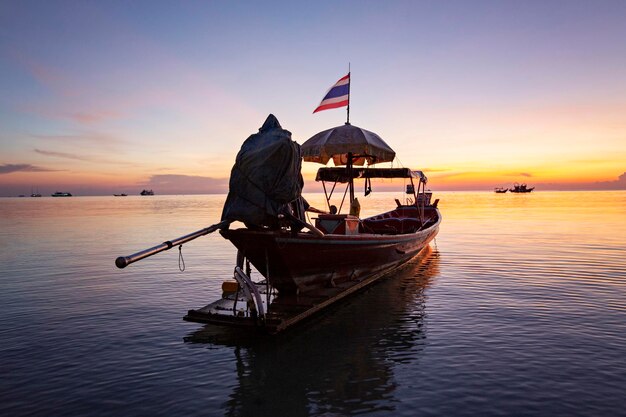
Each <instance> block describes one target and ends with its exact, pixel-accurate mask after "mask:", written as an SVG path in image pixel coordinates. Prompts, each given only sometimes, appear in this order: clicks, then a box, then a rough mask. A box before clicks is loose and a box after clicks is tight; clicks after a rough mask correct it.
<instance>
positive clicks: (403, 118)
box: [0, 0, 626, 196]
mask: <svg viewBox="0 0 626 417" xmlns="http://www.w3.org/2000/svg"><path fill="white" fill-rule="evenodd" d="M624 22H626V1H621V0H620V1H602V0H600V1H576V0H567V1H558V0H553V1H533V0H531V1H524V2H520V1H506V0H503V1H478V0H477V1H458V2H457V1H419V0H413V1H385V2H381V1H367V0H365V1H362V0H361V1H315V2H311V1H309V2H304V1H293V0H292V1H285V2H275V1H267V2H252V1H250V2H247V1H198V2H195V1H185V2H174V1H171V2H162V1H133V2H127V1H87V0H85V1H61V0H57V1H29V0H17V1H12V0H3V1H2V2H0V196H15V195H19V194H30V193H31V192H33V191H38V192H40V193H42V194H46V195H47V194H50V193H52V192H55V191H64V192H71V193H73V194H75V195H110V194H114V193H128V194H137V193H139V191H141V190H142V189H144V188H151V189H154V191H155V193H157V194H200V193H224V192H227V191H228V178H229V175H230V169H231V167H232V164H233V162H234V160H235V156H236V154H237V152H238V150H239V148H240V146H241V144H242V143H243V141H244V140H245V139H246V138H247V137H248V136H249V135H251V134H253V133H255V132H257V131H258V128H259V127H260V126H261V125H262V124H263V121H264V120H265V118H266V117H267V116H268V114H270V113H272V114H274V115H275V116H276V117H277V118H278V120H279V121H280V123H281V125H282V126H283V128H285V129H287V130H289V131H290V132H291V133H292V138H293V139H294V140H295V141H297V142H298V143H300V144H302V143H303V142H304V141H306V140H307V139H308V138H309V137H311V136H313V135H314V134H315V133H317V132H319V131H322V130H325V129H328V128H331V127H334V126H339V125H341V124H343V123H344V122H345V120H346V111H345V108H341V109H334V110H328V111H323V112H319V113H316V114H312V112H313V110H314V109H315V107H316V106H317V105H318V104H319V102H320V100H321V99H322V97H323V96H324V94H325V92H326V91H327V90H328V88H329V87H330V86H331V85H332V84H334V83H335V82H336V81H337V80H338V79H339V78H341V77H342V76H344V75H345V74H346V73H347V72H348V66H349V65H350V70H351V77H352V78H351V105H350V122H351V123H352V124H353V125H356V126H359V127H362V128H365V129H367V130H370V131H373V132H376V133H377V134H378V135H380V136H381V137H382V138H383V139H384V140H385V141H386V142H387V143H388V144H389V145H390V146H391V147H392V148H393V149H394V150H395V151H396V154H397V156H398V158H397V160H396V161H395V162H394V166H406V167H410V168H413V169H421V170H423V171H424V172H425V173H426V175H428V177H429V187H430V188H431V189H433V190H490V189H493V187H496V186H507V185H508V186H510V185H511V184H513V183H514V182H524V183H528V184H529V185H532V186H536V187H537V189H538V190H573V189H626V24H624ZM318 167H319V165H317V164H312V163H304V164H303V173H304V176H305V180H306V185H305V192H306V191H307V188H308V189H309V190H316V189H317V188H316V185H315V184H314V181H313V178H314V175H315V172H316V170H317V168H318Z"/></svg>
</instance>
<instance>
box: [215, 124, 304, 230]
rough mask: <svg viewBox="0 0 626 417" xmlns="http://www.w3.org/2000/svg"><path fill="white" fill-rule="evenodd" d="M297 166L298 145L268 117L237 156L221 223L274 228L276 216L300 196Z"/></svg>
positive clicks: (299, 160)
mask: <svg viewBox="0 0 626 417" xmlns="http://www.w3.org/2000/svg"><path fill="white" fill-rule="evenodd" d="M301 167H302V157H301V153H300V145H298V144H297V143H296V142H294V141H292V140H291V132H289V131H288V130H285V129H283V128H282V127H281V125H280V123H279V122H278V120H277V119H276V117H275V116H274V115H273V114H270V115H269V116H268V117H267V119H266V120H265V123H263V126H262V127H261V128H260V129H259V133H255V134H253V135H251V136H250V137H248V139H246V141H245V142H244V143H243V145H242V146H241V150H240V151H239V153H238V154H237V158H236V160H235V165H234V166H233V169H232V171H231V174H230V183H229V191H228V197H227V198H226V202H225V203H224V209H223V211H222V220H230V221H235V220H237V221H241V222H244V223H245V224H246V226H248V227H263V226H267V227H275V226H276V225H277V222H278V217H277V216H278V214H279V213H280V212H281V211H282V210H284V209H285V207H286V206H287V204H288V203H290V202H292V201H294V200H296V199H297V198H298V197H300V194H301V193H302V186H303V181H302V176H301V174H300V169H301Z"/></svg>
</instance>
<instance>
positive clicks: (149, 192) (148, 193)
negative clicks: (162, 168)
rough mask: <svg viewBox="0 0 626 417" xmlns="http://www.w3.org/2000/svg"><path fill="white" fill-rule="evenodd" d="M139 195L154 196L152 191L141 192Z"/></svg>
mask: <svg viewBox="0 0 626 417" xmlns="http://www.w3.org/2000/svg"><path fill="white" fill-rule="evenodd" d="M139 194H140V195H154V191H152V190H142V191H141V192H140V193H139Z"/></svg>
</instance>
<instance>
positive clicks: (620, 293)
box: [0, 191, 626, 417]
mask: <svg viewBox="0 0 626 417" xmlns="http://www.w3.org/2000/svg"><path fill="white" fill-rule="evenodd" d="M436 194H437V195H436V197H438V198H440V199H441V202H440V209H441V212H442V215H443V223H442V225H441V230H440V232H439V236H438V237H437V239H436V242H433V243H432V244H431V248H430V250H427V251H426V253H424V254H422V255H421V256H419V257H417V258H415V259H414V260H413V261H411V262H410V263H409V264H408V265H407V266H406V267H405V268H404V269H402V270H401V271H399V272H396V273H394V274H393V275H391V276H389V277H388V278H387V279H386V280H384V281H382V282H380V283H378V284H376V285H375V286H373V287H372V288H370V289H369V290H367V291H365V292H362V293H360V294H357V295H356V296H354V297H352V298H351V299H349V300H348V301H347V302H345V303H343V304H342V305H340V306H338V307H336V308H334V309H332V310H330V311H328V312H325V313H324V314H323V315H322V316H319V317H317V318H315V319H314V320H312V321H310V322H307V323H305V324H303V325H302V326H300V327H297V328H295V329H293V330H292V331H289V332H288V333H286V334H283V335H280V336H278V337H273V338H268V337H257V336H250V335H247V334H244V333H241V332H236V331H232V330H228V329H221V328H218V327H213V326H202V325H199V324H194V323H187V322H184V321H182V317H183V315H184V314H185V313H186V311H187V310H188V309H190V308H198V307H201V306H204V305H205V304H207V303H208V302H210V301H213V300H214V299H216V298H217V297H219V296H220V285H221V282H222V281H223V280H224V279H228V278H230V275H231V273H232V268H233V265H234V262H235V251H234V249H233V248H232V247H231V246H230V244H229V243H228V242H227V241H225V240H223V239H222V238H221V237H220V236H219V235H218V234H213V235H210V236H206V237H203V238H200V239H198V240H196V241H194V242H190V243H187V244H185V245H184V247H183V250H182V254H183V256H184V262H185V267H186V269H185V271H184V272H181V271H179V253H178V251H177V250H171V251H168V252H165V253H162V254H160V255H157V256H155V257H152V258H149V259H146V260H144V261H141V262H139V263H136V264H133V265H131V266H129V267H128V268H126V269H124V270H118V269H117V268H115V266H114V259H115V258H116V257H117V256H119V255H128V254H130V253H133V252H136V251H138V250H140V249H144V248H147V247H150V246H153V245H156V244H158V243H161V242H163V241H165V240H168V239H172V238H175V237H178V236H181V235H184V234H187V233H189V232H192V231H195V230H198V229H201V228H203V227H206V226H208V225H211V224H213V223H216V222H217V221H218V220H219V216H220V212H221V207H222V203H223V201H224V196H153V197H139V196H136V197H133V196H131V197H112V196H111V197H72V198H45V197H44V198H21V199H18V198H15V199H13V198H4V199H0V277H1V278H0V373H1V377H0V415H3V416H26V415H33V416H182V415H185V416H195V415H206V416H223V415H226V416H273V417H277V416H309V415H316V416H344V415H354V414H363V415H379V416H417V415H420V416H428V415H438V416H441V415H445V416H464V415H467V416H477V415H481V416H493V415H516V416H619V415H622V416H623V415H626V395H625V392H626V391H625V388H624V387H626V192H624V191H621V192H541V191H540V192H533V193H532V194H529V195H510V194H508V193H507V194H504V195H500V194H495V193H487V192H484V193H449V192H448V193H436ZM307 197H309V196H307ZM394 197H397V196H396V195H393V194H385V193H382V194H380V193H379V194H373V195H372V196H370V197H368V198H362V197H361V205H362V206H363V209H362V214H367V213H374V212H375V211H376V210H377V209H378V208H380V207H389V206H390V205H391V206H393V204H394V202H393V198H394ZM309 200H310V201H311V202H314V203H316V205H321V203H319V202H320V200H321V198H320V196H319V195H313V196H310V198H309ZM311 256H315V254H311Z"/></svg>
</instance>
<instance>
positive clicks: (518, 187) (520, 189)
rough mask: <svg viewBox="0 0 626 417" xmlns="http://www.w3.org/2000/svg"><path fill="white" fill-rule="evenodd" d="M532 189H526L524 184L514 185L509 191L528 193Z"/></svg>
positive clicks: (532, 188)
mask: <svg viewBox="0 0 626 417" xmlns="http://www.w3.org/2000/svg"><path fill="white" fill-rule="evenodd" d="M534 189H535V187H531V188H528V186H527V185H526V184H518V183H515V184H513V188H511V189H510V190H509V191H511V192H512V193H529V192H531V191H532V190H534Z"/></svg>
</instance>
